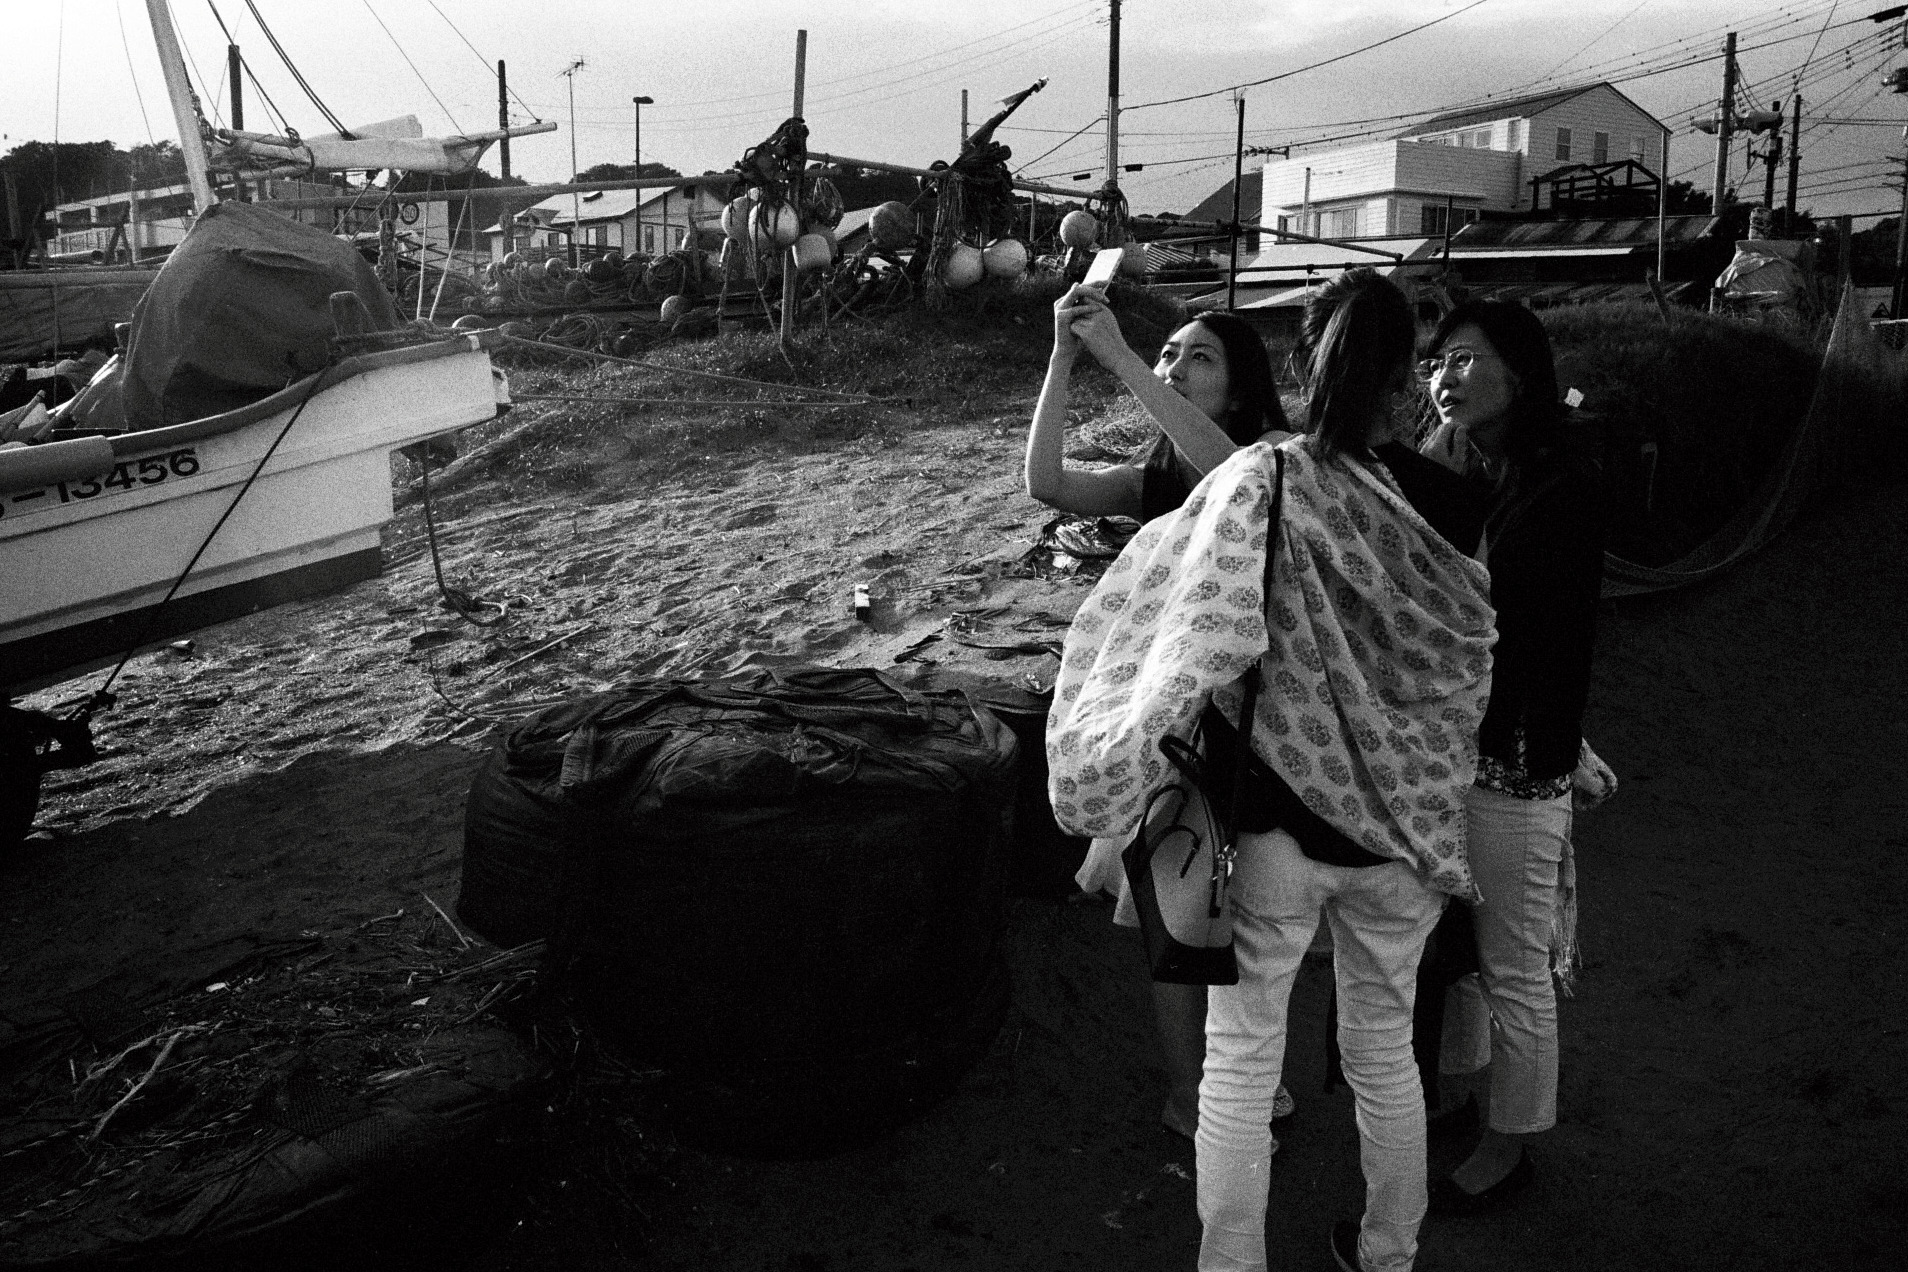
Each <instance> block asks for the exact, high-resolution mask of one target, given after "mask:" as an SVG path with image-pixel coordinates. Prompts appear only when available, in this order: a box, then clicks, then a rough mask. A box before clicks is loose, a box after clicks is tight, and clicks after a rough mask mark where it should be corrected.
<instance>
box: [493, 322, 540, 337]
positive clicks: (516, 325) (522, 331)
mask: <svg viewBox="0 0 1908 1272" xmlns="http://www.w3.org/2000/svg"><path fill="white" fill-rule="evenodd" d="M497 330H498V331H499V332H501V333H502V334H504V335H506V336H515V337H517V339H519V340H531V339H534V338H535V337H536V334H537V333H536V332H535V331H534V330H533V329H532V328H531V326H530V324H529V323H527V322H507V323H505V324H504V325H503V326H501V327H499V328H497Z"/></svg>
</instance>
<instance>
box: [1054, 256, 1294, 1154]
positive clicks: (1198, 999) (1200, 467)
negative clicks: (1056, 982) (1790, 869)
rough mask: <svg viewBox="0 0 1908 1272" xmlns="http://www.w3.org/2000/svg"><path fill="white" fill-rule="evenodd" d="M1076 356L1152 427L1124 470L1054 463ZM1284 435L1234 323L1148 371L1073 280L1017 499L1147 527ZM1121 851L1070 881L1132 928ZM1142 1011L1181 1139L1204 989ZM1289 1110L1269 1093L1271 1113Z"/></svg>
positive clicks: (1117, 846)
mask: <svg viewBox="0 0 1908 1272" xmlns="http://www.w3.org/2000/svg"><path fill="white" fill-rule="evenodd" d="M1090 278H1091V276H1089V279H1090ZM1083 351H1084V352H1086V353H1088V354H1090V355H1091V356H1092V357H1093V358H1094V359H1095V360H1096V361H1098V362H1099V363H1100V365H1102V366H1104V367H1105V368H1106V369H1107V370H1109V371H1111V372H1113V374H1114V375H1116V376H1118V377H1119V378H1120V380H1121V382H1122V383H1124V384H1125V385H1126V386H1127V388H1128V389H1130V390H1131V391H1132V392H1133V395H1134V396H1135V397H1137V398H1138V399H1139V401H1140V404H1141V405H1142V406H1144V407H1145V408H1146V410H1147V412H1148V413H1149V414H1150V415H1151V416H1152V417H1153V419H1154V420H1155V421H1156V422H1157V423H1158V424H1159V426H1160V433H1159V436H1158V437H1157V438H1155V439H1154V440H1153V443H1152V445H1151V446H1150V447H1148V448H1147V449H1146V450H1145V451H1144V452H1143V453H1142V454H1141V455H1140V456H1139V457H1138V459H1137V460H1136V461H1135V462H1133V463H1127V464H1114V465H1112V466H1110V467H1107V468H1098V469H1086V468H1069V467H1068V466H1067V465H1066V463H1065V461H1064V459H1063V458H1062V453H1061V452H1062V443H1063V440H1064V434H1065V432H1066V423H1067V385H1068V381H1069V379H1070V378H1071V376H1072V373H1073V366H1074V363H1075V362H1077V361H1078V360H1079V357H1080V354H1081V353H1082V352H1083ZM1286 436H1289V429H1288V428H1287V426H1286V422H1285V412H1284V410H1283V408H1282V407H1281V406H1280V404H1279V393H1278V385H1277V382H1276V381H1275V380H1274V379H1273V376H1272V363H1271V359H1270V358H1268V357H1267V356H1266V352H1265V345H1264V344H1263V343H1262V342H1261V341H1260V340H1259V337H1258V333H1257V332H1255V331H1253V330H1252V328H1251V327H1250V326H1249V325H1248V324H1247V323H1246V322H1245V321H1244V320H1243V319H1241V318H1238V317H1235V316H1234V315H1232V314H1225V313H1212V314H1202V315H1200V316H1199V317H1198V318H1196V319H1194V320H1193V321H1191V322H1189V323H1187V324H1185V325H1184V326H1182V327H1180V328H1179V330H1177V331H1175V332H1173V334H1172V335H1170V336H1168V337H1167V339H1166V343H1165V344H1164V345H1163V346H1161V348H1160V352H1159V358H1158V360H1157V361H1156V362H1155V363H1154V364H1153V365H1152V366H1151V367H1150V368H1149V367H1148V366H1147V365H1146V363H1145V361H1144V360H1143V359H1141V358H1140V356H1139V355H1138V354H1136V353H1134V352H1133V350H1132V349H1131V347H1129V346H1128V345H1127V343H1126V337H1125V336H1123V335H1122V334H1121V333H1120V326H1119V320H1118V319H1117V318H1116V317H1115V316H1114V314H1113V311H1112V310H1111V309H1110V308H1109V307H1108V306H1107V303H1106V291H1105V288H1104V287H1103V286H1099V285H1095V284H1094V283H1092V282H1091V281H1089V282H1087V283H1082V284H1080V285H1078V286H1075V287H1071V288H1069V289H1068V290H1067V292H1066V294H1065V295H1063V296H1061V297H1060V299H1059V300H1057V301H1055V302H1054V306H1053V356H1052V357H1051V358H1050V359H1049V360H1048V363H1047V378H1046V382H1045V383H1044V384H1043V385H1042V386H1041V390H1040V402H1039V405H1038V406H1037V407H1036V408H1035V409H1034V418H1033V427H1032V429H1031V430H1030V431H1029V433H1028V436H1027V460H1026V482H1027V493H1028V494H1029V495H1031V496H1033V497H1034V498H1035V499H1038V500H1040V501H1041V502H1042V503H1044V504H1047V505H1049V506H1051V507H1053V508H1057V509H1059V510H1060V511H1061V512H1068V513H1073V514H1075V515H1076V516H1086V517H1132V518H1133V519H1135V520H1137V521H1142V522H1145V521H1151V520H1153V519H1154V518H1155V517H1160V516H1164V515H1165V514H1167V513H1169V512H1172V511H1173V510H1174V509H1176V508H1178V507H1179V506H1180V505H1181V504H1182V503H1184V502H1185V501H1186V496H1187V495H1188V494H1189V493H1191V491H1192V488H1193V487H1194V486H1196V485H1198V484H1199V480H1200V478H1202V477H1204V476H1205V474H1206V473H1207V472H1208V471H1209V470H1210V469H1212V468H1214V467H1216V466H1218V465H1219V464H1220V463H1222V462H1224V461H1225V459H1226V458H1227V457H1229V456H1230V455H1231V454H1232V453H1233V452H1234V451H1236V450H1238V449H1239V448H1240V447H1242V446H1249V445H1251V444H1252V443H1253V442H1256V441H1259V440H1260V439H1262V438H1264V439H1268V440H1271V441H1275V442H1276V441H1280V440H1283V439H1284V438H1285V437H1286ZM1125 846H1126V845H1125V842H1124V841H1123V840H1120V839H1115V838H1102V839H1095V840H1094V841H1093V843H1092V845H1091V847H1089V849H1088V850H1087V857H1086V861H1085V863H1084V864H1083V865H1082V866H1081V867H1080V870H1079V872H1078V873H1077V874H1076V875H1075V876H1074V880H1075V882H1077V883H1078V884H1079V885H1080V887H1081V889H1082V890H1083V891H1085V892H1087V893H1089V894H1096V893H1099V892H1110V893H1112V894H1114V895H1115V896H1117V897H1118V898H1119V904H1118V906H1117V908H1116V909H1115V910H1114V915H1113V921H1114V922H1115V923H1118V924H1120V925H1121V926H1123V927H1137V926H1138V925H1139V919H1138V917H1137V916H1136V915H1135V913H1134V911H1133V906H1132V901H1131V898H1130V897H1129V896H1128V895H1127V889H1126V875H1125V871H1124V870H1123V868H1122V867H1121V864H1120V851H1121V849H1123V848H1124V847H1125ZM1153 1012H1154V1018H1155V1022H1156V1024H1157V1026H1158V1029H1159V1038H1160V1049H1161V1052H1162V1058H1163V1059H1164V1060H1165V1064H1166V1080H1167V1088H1168V1093H1167V1097H1166V1103H1165V1106H1164V1108H1162V1109H1161V1111H1160V1124H1161V1125H1163V1126H1164V1127H1165V1128H1166V1129H1167V1130H1169V1131H1171V1132H1173V1133H1174V1134H1176V1135H1181V1136H1185V1137H1186V1138H1188V1139H1190V1138H1191V1137H1192V1134H1193V1129H1194V1127H1195V1126H1196V1125H1197V1123H1198V1116H1199V1080H1200V1075H1201V1073H1202V1072H1203V1070H1204V1065H1205V1057H1206V1033H1205V1030H1206V988H1205V986H1203V985H1162V984H1157V983H1155V984H1154V985H1153ZM1292 1109H1293V1102H1292V1097H1291V1095H1290V1094H1289V1093H1288V1092H1286V1090H1285V1089H1284V1088H1283V1087H1281V1088H1280V1089H1279V1099H1278V1102H1277V1105H1276V1107H1275V1110H1274V1116H1275V1117H1285V1116H1287V1115H1289V1114H1290V1113H1291V1112H1292Z"/></svg>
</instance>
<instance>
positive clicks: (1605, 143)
mask: <svg viewBox="0 0 1908 1272" xmlns="http://www.w3.org/2000/svg"><path fill="white" fill-rule="evenodd" d="M1590 162H1591V163H1609V162H1610V134H1609V133H1606V132H1600V133H1591V134H1590Z"/></svg>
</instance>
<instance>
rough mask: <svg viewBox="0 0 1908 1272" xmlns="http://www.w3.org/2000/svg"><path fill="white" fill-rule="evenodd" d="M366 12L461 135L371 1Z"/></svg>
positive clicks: (459, 128) (459, 127)
mask: <svg viewBox="0 0 1908 1272" xmlns="http://www.w3.org/2000/svg"><path fill="white" fill-rule="evenodd" d="M246 3H247V4H250V3H251V0H246ZM364 11H365V12H366V13H369V14H370V15H371V18H372V20H373V21H374V22H376V23H377V24H378V26H380V27H382V28H383V30H384V34H385V35H387V36H389V37H390V40H391V47H392V48H394V49H396V50H397V51H398V56H399V57H401V58H403V59H404V64H405V65H406V66H408V67H410V68H411V74H413V75H415V76H417V82H418V83H420V84H422V85H423V86H424V91H425V92H427V93H429V94H430V95H431V100H432V101H434V102H436V103H437V109H439V110H441V111H443V112H444V117H445V118H446V119H448V120H450V121H451V127H453V128H455V129H456V130H457V131H458V132H460V133H461V132H463V131H464V126H463V125H462V124H460V123H458V122H457V116H455V115H453V114H451V109H450V107H448V106H446V105H445V104H444V99H443V98H441V97H439V96H438V95H437V90H436V89H434V88H432V87H431V82H430V81H429V80H427V79H425V78H424V72H423V71H420V70H418V69H417V63H416V62H413V61H412V60H411V55H410V54H409V53H406V52H405V51H404V46H403V45H402V44H399V43H398V38H397V36H395V35H392V34H391V28H390V27H388V26H385V25H384V19H383V18H380V17H379V16H378V11H377V10H376V9H373V8H372V7H371V0H364Z"/></svg>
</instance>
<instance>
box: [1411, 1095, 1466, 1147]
mask: <svg viewBox="0 0 1908 1272" xmlns="http://www.w3.org/2000/svg"><path fill="white" fill-rule="evenodd" d="M1477 1122H1478V1117H1477V1096H1475V1095H1467V1096H1465V1097H1464V1103H1462V1104H1460V1105H1458V1106H1457V1107H1456V1108H1454V1109H1445V1110H1444V1111H1443V1112H1441V1113H1432V1114H1430V1115H1428V1116H1427V1117H1426V1118H1425V1119H1424V1130H1425V1135H1426V1136H1427V1137H1428V1138H1429V1139H1430V1141H1431V1142H1432V1143H1433V1144H1441V1143H1444V1142H1445V1141H1447V1140H1454V1139H1456V1138H1457V1137H1458V1136H1460V1135H1468V1134H1469V1133H1470V1132H1472V1131H1475V1130H1476V1129H1477Z"/></svg>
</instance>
